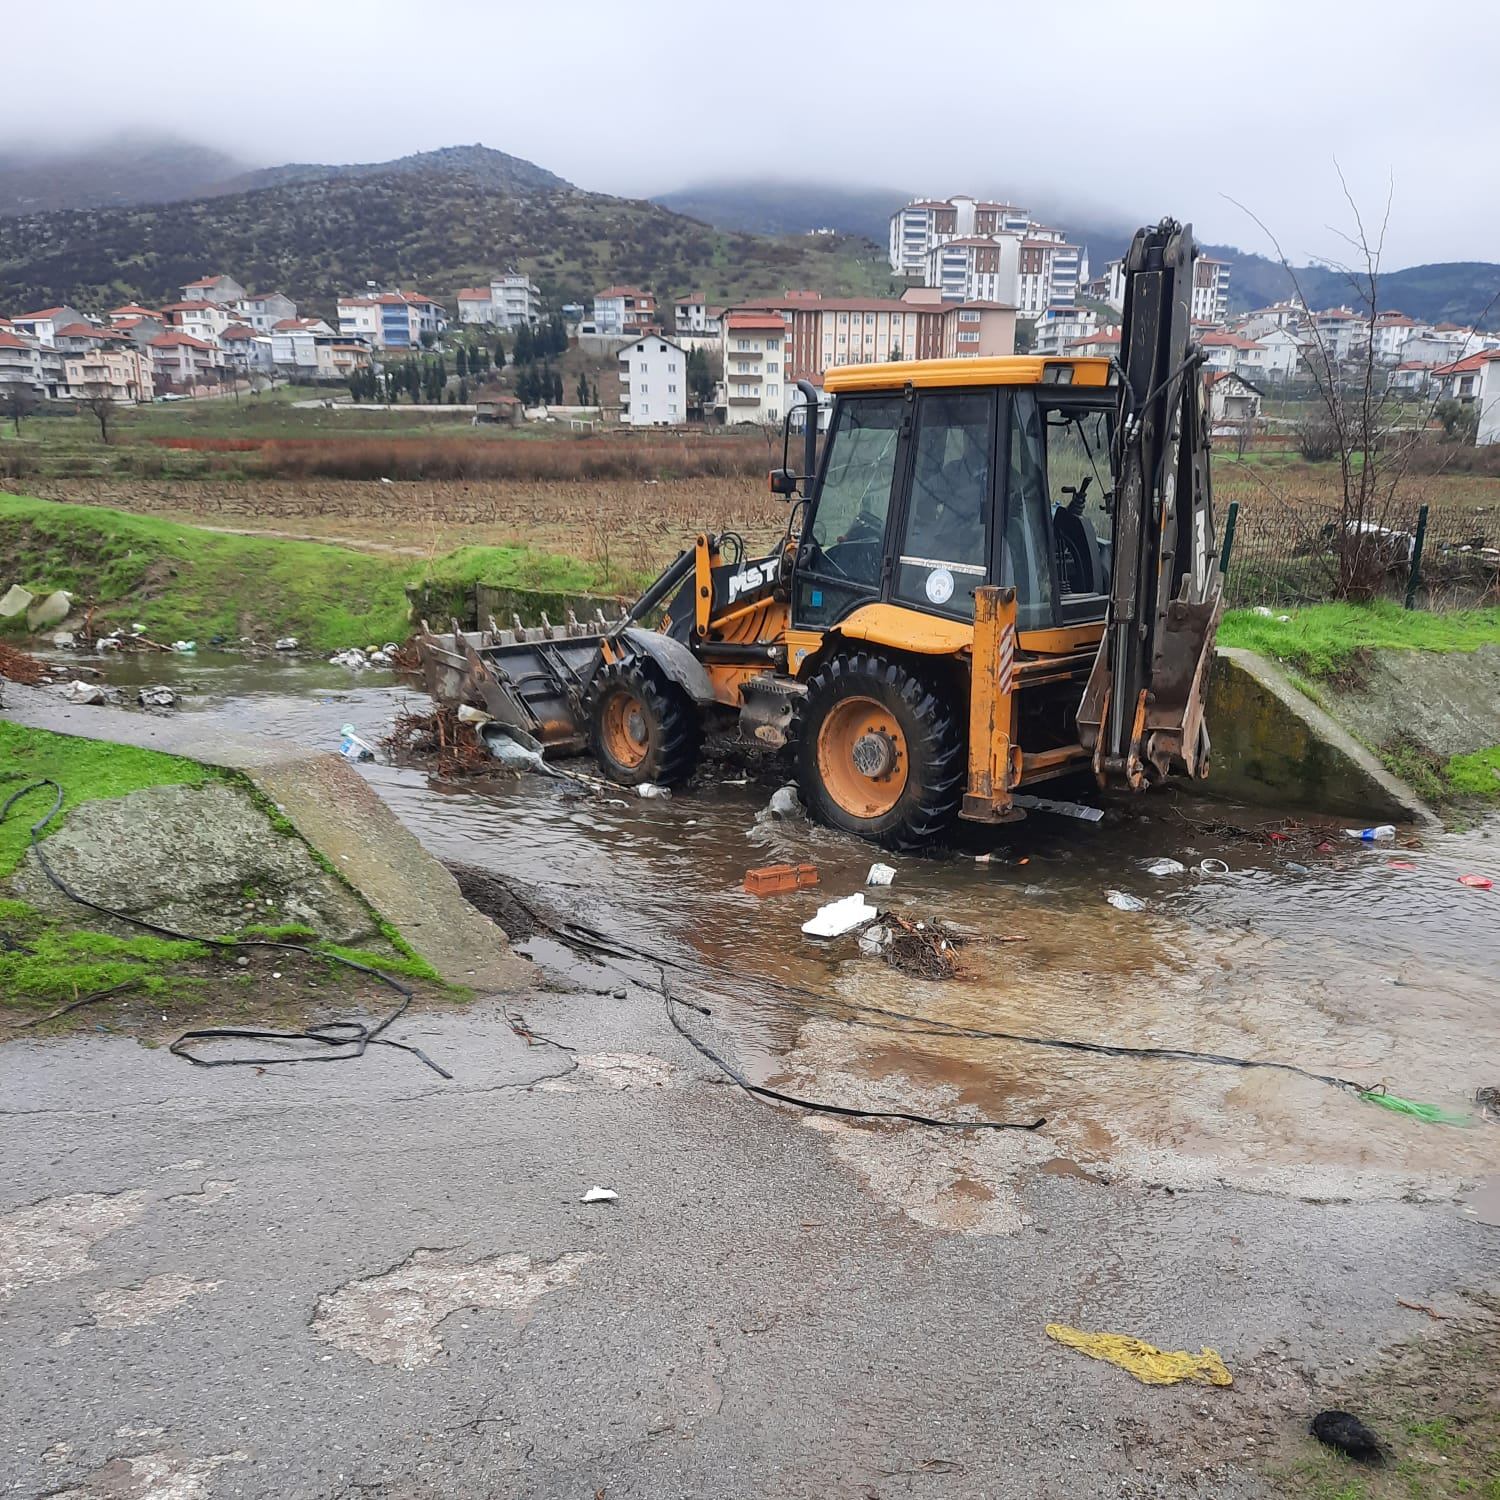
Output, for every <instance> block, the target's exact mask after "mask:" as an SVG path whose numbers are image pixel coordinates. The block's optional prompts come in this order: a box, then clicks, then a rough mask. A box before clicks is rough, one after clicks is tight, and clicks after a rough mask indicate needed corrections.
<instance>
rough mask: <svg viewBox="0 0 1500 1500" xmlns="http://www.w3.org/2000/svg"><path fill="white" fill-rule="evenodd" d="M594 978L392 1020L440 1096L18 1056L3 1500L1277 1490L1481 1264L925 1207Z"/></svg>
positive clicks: (158, 1055)
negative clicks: (1269, 1468)
mask: <svg viewBox="0 0 1500 1500" xmlns="http://www.w3.org/2000/svg"><path fill="white" fill-rule="evenodd" d="M573 977H574V978H575V979H577V978H578V977H579V976H578V975H575V976H573ZM602 985H603V987H602V988H600V989H599V991H598V992H591V991H590V989H589V988H588V987H587V986H586V985H581V984H580V985H579V986H578V987H574V986H573V985H571V984H569V985H566V986H559V987H557V988H555V989H550V990H543V991H539V992H538V993H535V994H533V995H530V996H528V997H526V998H525V999H524V1000H519V999H517V998H516V997H509V998H508V999H507V1000H506V1001H504V1002H501V1001H499V1000H495V1001H489V1002H480V1003H478V1004H476V1005H475V1006H473V1007H471V1008H469V1009H466V1010H454V1011H451V1012H447V1011H433V1010H428V1011H425V1012H422V1013H417V1014H412V1015H409V1016H408V1017H406V1018H403V1021H402V1023H400V1024H399V1025H398V1027H397V1029H396V1031H395V1032H394V1034H395V1035H396V1036H398V1037H399V1038H400V1039H401V1040H405V1041H411V1042H414V1043H416V1044H417V1045H419V1046H421V1047H422V1048H423V1049H424V1050H425V1051H427V1052H428V1053H429V1054H430V1055H431V1056H433V1057H434V1058H436V1059H438V1060H440V1061H441V1062H443V1063H444V1065H445V1066H448V1067H450V1068H452V1070H453V1071H454V1073H455V1074H456V1077H455V1080H454V1081H453V1082H452V1083H447V1082H444V1081H443V1080H441V1079H439V1078H438V1077H436V1075H434V1074H432V1073H430V1072H428V1071H427V1070H425V1069H424V1068H422V1067H421V1065H420V1064H419V1063H417V1062H416V1061H415V1060H414V1059H412V1058H411V1057H409V1056H407V1055H404V1054H402V1053H399V1052H395V1051H391V1050H387V1049H372V1050H371V1051H370V1053H369V1054H368V1055H366V1056H365V1057H364V1058H363V1059H361V1060H359V1061H357V1062H348V1063H342V1064H338V1065H335V1066H317V1067H312V1066H301V1067H290V1068H282V1069H277V1068H270V1069H267V1070H264V1071H258V1070H255V1069H251V1068H244V1069H240V1068H223V1069H200V1068H194V1067H191V1066H187V1065H185V1064H184V1063H183V1062H181V1061H180V1060H178V1059H176V1058H173V1057H171V1056H170V1055H168V1054H167V1053H166V1052H165V1050H160V1049H157V1050H151V1049H145V1048H142V1047H139V1046H138V1045H137V1044H135V1043H134V1042H132V1041H128V1040H124V1039H120V1038H114V1037H105V1036H89V1035H85V1036H80V1037H75V1038H72V1039H68V1040H60V1041H45V1042H21V1043H11V1044H9V1045H7V1046H5V1047H4V1048H0V1131H3V1137H4V1142H5V1147H4V1151H5V1162H6V1172H5V1178H4V1183H3V1187H0V1193H3V1198H0V1339H3V1342H0V1360H3V1362H4V1388H5V1392H6V1395H5V1400H4V1402H3V1403H0V1494H4V1495H6V1496H41V1495H48V1496H67V1497H69V1500H223V1497H229V1496H245V1497H268V1500H269V1497H277V1500H287V1497H304V1496H305V1497H317V1500H325V1497H327V1500H332V1497H344V1496H349V1497H353V1496H372V1495H373V1496H381V1497H439V1496H441V1497H470V1496H472V1497H476V1500H477V1497H484V1500H495V1497H505V1496H518V1497H519V1496H525V1497H553V1496H556V1497H560V1500H561V1497H567V1500H576V1497H583V1500H589V1497H598V1496H605V1497H607V1500H620V1497H626V1496H638V1497H652V1500H657V1497H662V1500H665V1497H705V1500H706V1497H715V1500H724V1497H760V1496H778V1497H781V1496H785V1497H808V1500H813V1497H817V1500H827V1497H844V1496H849V1497H861V1500H863V1497H892V1500H894V1497H903V1496H918V1497H926V1496H933V1497H937V1496H943V1497H954V1496H961V1497H965V1500H968V1497H986V1496H988V1497H1012V1496H1014V1497H1027V1500H1043V1497H1058V1500H1061V1497H1070V1500H1077V1497H1092V1496H1100V1497H1103V1496H1146V1495H1159V1494H1168V1493H1171V1494H1181V1493H1184V1492H1187V1493H1195V1494H1202V1495H1205V1496H1215V1497H1225V1500H1235V1497H1250V1496H1268V1495H1274V1494H1276V1493H1277V1489H1276V1485H1275V1482H1274V1480H1273V1479H1268V1478H1267V1477H1266V1476H1265V1475H1264V1474H1263V1473H1262V1472H1261V1471H1260V1465H1259V1463H1258V1461H1257V1457H1256V1455H1257V1453H1258V1452H1259V1451H1262V1450H1264V1448H1265V1447H1266V1446H1267V1445H1268V1444H1270V1443H1272V1442H1273V1441H1274V1440H1275V1439H1276V1438H1277V1436H1278V1434H1282V1433H1285V1432H1289V1431H1293V1430H1303V1429H1305V1425H1306V1422H1307V1419H1308V1416H1309V1414H1310V1413H1311V1412H1313V1411H1316V1410H1318V1409H1319V1407H1320V1405H1323V1404H1326V1403H1325V1402H1323V1401H1322V1400H1320V1396H1321V1394H1322V1393H1323V1392H1324V1391H1325V1390H1326V1389H1327V1388H1328V1387H1329V1385H1330V1384H1331V1383H1332V1382H1333V1381H1335V1380H1344V1379H1347V1378H1349V1376H1350V1374H1351V1370H1356V1371H1357V1368H1358V1367H1361V1366H1363V1365H1364V1364H1365V1363H1366V1362H1367V1361H1369V1360H1371V1359H1373V1358H1374V1357H1375V1355H1376V1353H1377V1352H1378V1351H1379V1349H1380V1348H1381V1347H1382V1345H1384V1344H1386V1343H1389V1342H1390V1341H1392V1340H1394V1339H1397V1338H1404V1337H1412V1336H1415V1335H1417V1334H1425V1333H1426V1332H1428V1331H1429V1330H1430V1328H1431V1327H1432V1326H1433V1325H1432V1324H1431V1323H1430V1322H1429V1321H1428V1320H1427V1319H1426V1318H1425V1317H1424V1316H1423V1315H1422V1314H1420V1313H1418V1312H1412V1311H1407V1310H1403V1309H1402V1308H1400V1307H1398V1306H1397V1303H1396V1299H1397V1298H1404V1299H1407V1300H1409V1301H1413V1302H1419V1303H1421V1302H1437V1303H1439V1304H1441V1305H1447V1302H1448V1301H1451V1299H1452V1298H1453V1297H1454V1295H1455V1292H1456V1290H1457V1289H1463V1288H1476V1287H1487V1286H1492V1285H1494V1284H1495V1282H1496V1281H1497V1280H1500V1253H1497V1241H1500V1232H1497V1231H1495V1230H1492V1229H1488V1228H1486V1227H1485V1226H1483V1225H1480V1224H1476V1223H1475V1222H1473V1221H1472V1220H1465V1219H1463V1218H1462V1217H1461V1215H1460V1214H1459V1213H1458V1212H1457V1211H1456V1210H1455V1208H1454V1206H1453V1205H1452V1204H1451V1203H1436V1204H1435V1203H1416V1202H1407V1201H1398V1200H1383V1201H1374V1202H1347V1203H1338V1202H1309V1201H1304V1200H1300V1199H1296V1198H1288V1197H1277V1196H1272V1195H1268V1194H1265V1193H1248V1192H1242V1191H1237V1190H1233V1189H1230V1188H1227V1187H1222V1186H1214V1185H1207V1186H1204V1187H1202V1188H1201V1189H1198V1190H1195V1191H1176V1192H1173V1191H1171V1190H1169V1189H1165V1188H1153V1187H1150V1186H1149V1185H1144V1184H1141V1183H1139V1182H1134V1183H1128V1182H1125V1181H1116V1182H1113V1183H1110V1182H1102V1181H1095V1180H1090V1179H1089V1178H1088V1177H1087V1176H1085V1175H1083V1174H1079V1175H1068V1174H1063V1175H1054V1174H1051V1173H1048V1172H1045V1171H1033V1172H1030V1173H1029V1174H1027V1176H1026V1177H1025V1179H1024V1181H1023V1183H1022V1185H1021V1187H1020V1195H1021V1205H1022V1208H1023V1210H1024V1220H1023V1222H1022V1227H1020V1228H1018V1229H1016V1230H1015V1231H1014V1232H1010V1233H1003V1234H969V1233H961V1232H955V1231H953V1230H952V1229H947V1228H942V1227H938V1226H935V1225H933V1224H929V1223H923V1222H920V1221H919V1220H918V1219H917V1218H914V1217H912V1216H910V1215H909V1214H907V1213H904V1212H903V1211H902V1210H901V1208H900V1206H899V1204H898V1203H896V1202H894V1201H892V1200H891V1199H890V1198H889V1197H883V1196H881V1195H879V1194H877V1193H875V1192H872V1191H871V1189H870V1187H869V1185H868V1184H867V1183H866V1181H865V1180H864V1179H863V1178H862V1176H861V1174H860V1173H859V1172H857V1171H854V1170H852V1169H851V1168H850V1167H849V1166H848V1165H847V1164H846V1163H845V1162H844V1161H842V1160H841V1158H840V1155H839V1154H838V1153H837V1152H836V1151H834V1150H833V1149H831V1147H830V1142H829V1138H828V1135H827V1132H826V1131H824V1130H820V1129H809V1128H807V1125H808V1117H806V1116H802V1115H799V1114H798V1113H797V1112H796V1111H793V1110H787V1109H780V1108H774V1107H770V1106H767V1105H766V1104H764V1103H761V1102H758V1101H756V1100H754V1099H752V1098H750V1097H748V1096H747V1095H745V1094H743V1093H742V1092H740V1091H739V1090H738V1089H736V1088H734V1087H732V1086H730V1085H726V1084H725V1083H724V1082H723V1081H722V1080H720V1079H718V1078H717V1077H716V1075H714V1073H713V1071H712V1069H711V1067H710V1065H709V1064H708V1063H706V1062H705V1061H704V1060H703V1059H702V1058H701V1057H699V1056H697V1055H696V1054H695V1053H694V1052H693V1051H692V1050H691V1048H690V1047H689V1046H688V1045H687V1044H686V1043H685V1042H684V1041H683V1040H682V1039H681V1038H679V1037H677V1036H676V1035H675V1034H674V1033H673V1032H672V1031H671V1029H670V1027H669V1026H668V1024H667V1022H666V1019H665V1017H664V1015H663V1012H662V1005H661V1001H660V999H659V997H657V996H655V995H653V994H652V993H651V992H650V991H648V990H645V989H638V988H636V987H634V986H630V987H628V988H627V989H626V990H625V991H624V994H623V998H620V997H618V996H615V995H611V994H610V993H609V988H610V987H611V986H617V985H618V979H617V978H616V977H614V976H608V977H607V978H605V979H603V980H602ZM506 1006H509V1007H511V1008H515V1007H519V1008H520V1009H521V1010H522V1011H523V1012H524V1014H525V1017H526V1020H527V1022H528V1023H529V1024H530V1025H531V1026H532V1027H533V1028H534V1029H535V1031H536V1032H538V1033H540V1034H543V1035H546V1036H549V1037H554V1038H557V1039H558V1040H560V1041H564V1042H566V1043H567V1044H568V1045H569V1046H570V1047H573V1048H575V1049H577V1051H576V1053H568V1052H564V1051H562V1050H559V1049H557V1048H555V1047H551V1046H544V1045H537V1046H528V1045H527V1043H526V1042H525V1041H524V1040H523V1039H522V1038H521V1037H519V1036H517V1035H516V1033H515V1032H514V1031H513V1030H512V1029H511V1027H510V1026H509V1025H508V1024H507V1022H506V1019H505V1015H504V1009H505V1007H506ZM854 1128H856V1129H860V1130H864V1129H867V1128H868V1129H870V1130H871V1132H872V1136H874V1137H875V1141H874V1144H875V1145H876V1146H878V1145H879V1137H880V1133H881V1131H882V1130H883V1129H885V1128H886V1127H863V1126H860V1127H854ZM889 1128H890V1129H893V1130H909V1129H910V1128H911V1127H889ZM930 1134H931V1135H932V1136H933V1137H934V1138H936V1137H937V1136H938V1135H940V1134H941V1133H939V1132H931V1133H930ZM594 1185H600V1186H605V1187H610V1188H613V1189H614V1190H615V1191H616V1192H617V1193H618V1194H619V1198H618V1201H616V1202H613V1203H604V1204H589V1205H585V1204H584V1203H582V1202H581V1201H580V1200H581V1199H582V1197H583V1195H584V1193H585V1192H586V1191H587V1189H588V1188H590V1187H591V1186H594ZM1445 1299H1446V1300H1445ZM1052 1321H1059V1322H1066V1323H1072V1324H1076V1325H1079V1326H1084V1327H1091V1328H1100V1329H1110V1330H1116V1331H1129V1332H1132V1333H1136V1334H1139V1335H1141V1336H1143V1337H1146V1338H1149V1339H1151V1340H1152V1341H1153V1342H1156V1343H1158V1344H1160V1345H1161V1346H1163V1347H1169V1348H1189V1349H1193V1350H1196V1349H1198V1348H1199V1347H1200V1346H1202V1345H1204V1344H1207V1345H1210V1346H1212V1347H1213V1348H1215V1349H1216V1350H1218V1351H1219V1353H1220V1354H1221V1355H1222V1356H1223V1358H1224V1359H1225V1361H1226V1363H1227V1364H1228V1366H1229V1368H1230V1370H1231V1371H1232V1372H1233V1374H1234V1377H1235V1384H1234V1387H1233V1388H1232V1389H1230V1390H1227V1391H1225V1390H1208V1389H1202V1388H1199V1387H1194V1386H1186V1385H1184V1386H1177V1387H1171V1388H1150V1387H1145V1386H1141V1385H1137V1384H1136V1383H1135V1382H1133V1381H1132V1380H1131V1379H1129V1378H1128V1377H1127V1376H1126V1375H1125V1374H1124V1373H1123V1372H1121V1371H1120V1370H1117V1369H1114V1368H1112V1367H1110V1366H1108V1365H1105V1364H1102V1363H1098V1362H1094V1361H1089V1360H1087V1359H1084V1358H1082V1357H1081V1356H1079V1355H1077V1354H1075V1353H1072V1352H1070V1351H1068V1350H1065V1349H1062V1348H1060V1347H1059V1346H1057V1345H1055V1344H1052V1343H1051V1342H1050V1341H1048V1340H1047V1339H1046V1337H1045V1336H1044V1333H1043V1329H1044V1326H1045V1324H1047V1323H1048V1322H1052Z"/></svg>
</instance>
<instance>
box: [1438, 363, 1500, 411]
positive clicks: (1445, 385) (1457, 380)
mask: <svg viewBox="0 0 1500 1500" xmlns="http://www.w3.org/2000/svg"><path fill="white" fill-rule="evenodd" d="M1489 357H1490V351H1489V350H1483V351H1481V352H1480V353H1478V354H1467V355H1465V356H1464V357H1463V358H1462V359H1457V360H1454V362H1453V363H1452V364H1451V365H1439V366H1438V367H1437V368H1436V369H1435V370H1434V371H1433V372H1432V378H1433V380H1435V381H1436V382H1437V384H1438V386H1439V387H1440V394H1441V396H1442V399H1443V400H1445V401H1462V402H1464V403H1465V404H1467V403H1468V402H1470V401H1473V400H1475V399H1476V398H1477V397H1478V395H1479V376H1480V371H1482V370H1483V369H1484V367H1485V365H1486V364H1487V363H1488V362H1489Z"/></svg>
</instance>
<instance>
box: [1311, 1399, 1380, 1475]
mask: <svg viewBox="0 0 1500 1500" xmlns="http://www.w3.org/2000/svg"><path fill="white" fill-rule="evenodd" d="M1310 1426H1311V1428H1312V1435H1313V1436H1314V1437H1315V1438H1317V1440H1318V1441H1319V1442H1320V1443H1323V1444H1325V1445H1326V1446H1328V1447H1329V1448H1337V1449H1338V1451H1339V1452H1340V1453H1343V1454H1345V1455H1347V1456H1348V1457H1349V1458H1354V1459H1358V1460H1359V1462H1360V1463H1366V1464H1372V1463H1379V1462H1380V1459H1381V1453H1380V1444H1379V1442H1378V1441H1377V1440H1376V1437H1375V1434H1374V1433H1373V1432H1371V1431H1370V1429H1369V1428H1368V1427H1366V1426H1365V1424H1364V1423H1363V1422H1361V1421H1360V1420H1359V1418H1358V1417H1356V1416H1353V1415H1352V1414H1351V1413H1349V1412H1347V1411H1320V1412H1319V1413H1318V1414H1317V1416H1315V1417H1314V1418H1313V1419H1312V1422H1311V1423H1310Z"/></svg>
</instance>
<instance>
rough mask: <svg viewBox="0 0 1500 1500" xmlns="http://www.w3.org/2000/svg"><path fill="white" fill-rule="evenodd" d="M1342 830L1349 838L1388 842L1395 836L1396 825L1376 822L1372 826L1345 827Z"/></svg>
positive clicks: (1367, 842) (1363, 841)
mask: <svg viewBox="0 0 1500 1500" xmlns="http://www.w3.org/2000/svg"><path fill="white" fill-rule="evenodd" d="M1344 832H1345V833H1346V834H1348V836H1349V837H1350V838H1351V839H1359V840H1360V841H1361V842H1362V843H1366V844H1388V843H1390V842H1391V840H1392V839H1394V838H1395V837H1396V825H1395V824H1394V823H1377V824H1376V825H1375V826H1374V827H1373V828H1346V829H1345V830H1344Z"/></svg>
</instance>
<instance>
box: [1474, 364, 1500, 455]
mask: <svg viewBox="0 0 1500 1500" xmlns="http://www.w3.org/2000/svg"><path fill="white" fill-rule="evenodd" d="M1474 400H1475V402H1476V404H1477V405H1478V407H1479V430H1478V431H1477V432H1476V433H1475V435H1474V441H1475V443H1477V444H1478V445H1479V446H1480V447H1481V448H1484V447H1488V446H1489V445H1490V444H1491V443H1500V351H1497V350H1494V349H1489V350H1486V351H1485V356H1484V364H1483V365H1482V366H1481V368H1480V371H1479V389H1478V390H1477V391H1476V392H1475V395H1474Z"/></svg>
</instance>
